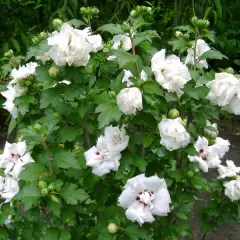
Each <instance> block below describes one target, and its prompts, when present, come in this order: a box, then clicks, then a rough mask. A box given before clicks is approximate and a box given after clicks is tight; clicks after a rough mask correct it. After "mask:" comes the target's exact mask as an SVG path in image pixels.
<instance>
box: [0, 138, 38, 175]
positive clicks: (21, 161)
mask: <svg viewBox="0 0 240 240" xmlns="http://www.w3.org/2000/svg"><path fill="white" fill-rule="evenodd" d="M30 162H34V161H33V159H32V157H31V155H30V153H29V152H27V146H26V143H25V142H18V143H13V144H10V143H8V142H6V144H5V147H4V151H3V153H2V154H1V155H0V168H4V169H5V170H4V173H5V174H6V175H7V174H8V175H10V176H12V177H13V178H15V179H16V180H18V177H19V174H20V172H21V171H22V170H23V166H24V165H26V164H28V163H30Z"/></svg>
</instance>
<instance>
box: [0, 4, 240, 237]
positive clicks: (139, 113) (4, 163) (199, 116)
mask: <svg viewBox="0 0 240 240" xmlns="http://www.w3.org/2000/svg"><path fill="white" fill-rule="evenodd" d="M216 2H217V1H216ZM39 4H41V1H40V2H39ZM39 8H41V6H40V5H39ZM37 9H38V8H37ZM158 10H159V11H160V9H158ZM156 11H157V8H151V7H144V6H137V7H136V8H135V9H134V10H132V11H131V13H130V16H129V17H128V18H127V19H126V21H124V22H121V24H120V23H119V24H113V23H110V24H105V25H99V26H97V25H98V19H99V14H100V16H101V12H99V10H98V9H97V8H83V7H82V8H81V9H80V13H81V16H83V18H82V20H77V19H76V18H73V19H71V20H69V19H68V17H66V16H63V17H62V18H63V20H69V21H67V22H65V23H63V22H62V20H60V19H55V20H54V21H53V24H52V26H53V28H54V29H55V31H53V32H52V33H48V32H46V31H45V32H41V33H40V34H39V35H37V36H35V38H34V39H33V44H32V45H31V46H30V47H29V49H28V51H27V53H26V54H23V55H22V56H16V54H14V52H13V51H7V52H6V53H5V56H4V58H3V67H2V71H3V75H4V77H5V78H6V80H7V84H6V86H4V87H2V88H4V89H3V90H2V92H1V94H2V95H3V97H4V101H5V102H4V104H3V107H4V108H5V109H6V110H7V111H9V112H10V114H11V121H10V125H9V134H11V132H12V131H13V130H14V129H15V130H16V133H17V136H16V141H15V143H8V142H6V145H5V148H4V150H3V153H2V154H1V155H0V167H1V169H2V171H1V177H0V196H1V198H2V205H1V215H0V221H1V222H0V223H1V224H2V225H1V228H0V238H1V239H16V238H18V239H29V238H32V239H46V240H47V239H51V240H54V239H61V240H68V239H92V240H95V239H98V240H108V239H122V240H125V239H126V240H127V239H131V240H137V239H146V240H150V239H164V240H165V239H178V238H179V237H180V236H187V237H191V236H192V230H191V226H190V223H189V219H190V218H191V215H192V208H193V205H194V203H195V201H196V199H197V198H198V194H199V193H200V192H208V193H209V194H211V198H210V200H209V203H208V205H207V206H206V207H204V208H201V210H200V211H199V214H200V217H201V225H202V233H203V238H202V239H204V237H205V236H206V235H205V234H206V233H207V232H208V231H210V230H212V229H215V228H217V227H219V226H220V225H221V224H223V223H225V222H229V221H236V220H237V218H238V214H239V213H238V212H239V210H238V209H239V206H238V201H239V199H240V191H239V189H240V188H239V186H240V177H239V176H238V173H239V172H240V168H239V167H236V166H235V164H234V162H233V161H230V160H229V161H227V162H226V164H225V163H222V164H221V162H222V159H223V157H224V155H225V153H226V152H227V151H228V150H229V146H230V143H229V141H228V140H224V139H222V138H220V137H218V130H217V125H216V124H214V122H216V120H217V119H218V118H219V116H220V114H224V115H227V114H228V113H234V114H236V115H240V107H239V106H240V80H239V78H238V76H237V74H235V72H234V70H233V69H232V68H230V67H229V66H227V67H228V68H227V69H225V70H222V71H221V72H219V71H216V72H215V70H214V69H217V68H218V67H215V65H216V63H217V62H213V63H212V62H211V60H212V59H214V60H218V61H225V60H228V58H227V57H226V56H225V55H224V54H222V53H221V52H219V51H218V50H216V49H215V48H214V47H213V46H214V42H215V39H216V38H215V34H214V32H213V31H211V30H209V24H210V23H209V21H208V20H206V19H199V18H197V17H196V16H194V17H193V18H192V19H191V21H190V22H189V24H188V25H182V26H179V27H176V28H175V29H174V32H175V35H174V36H172V37H171V38H169V39H168V43H169V46H171V47H172V49H171V50H168V49H167V50H166V49H165V48H163V47H162V44H161V40H160V39H161V38H160V36H159V34H158V32H157V31H156V30H155V27H154V26H155V23H156V19H155V17H156ZM217 11H218V14H219V12H220V10H219V7H217ZM209 12H210V10H209ZM99 22H101V21H99ZM100 34H101V35H100ZM166 34H167V32H166ZM162 37H163V38H166V36H165V35H164V36H162ZM226 165H227V166H226ZM214 168H216V169H217V170H218V173H219V176H218V178H217V179H214V180H213V181H207V180H206V179H205V174H203V172H204V173H206V172H208V171H216V170H213V169H214ZM222 209H224V214H222Z"/></svg>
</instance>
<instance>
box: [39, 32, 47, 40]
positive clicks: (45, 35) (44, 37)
mask: <svg viewBox="0 0 240 240" xmlns="http://www.w3.org/2000/svg"><path fill="white" fill-rule="evenodd" d="M38 37H39V39H40V40H45V39H47V38H48V33H46V32H40V33H39V36H38Z"/></svg>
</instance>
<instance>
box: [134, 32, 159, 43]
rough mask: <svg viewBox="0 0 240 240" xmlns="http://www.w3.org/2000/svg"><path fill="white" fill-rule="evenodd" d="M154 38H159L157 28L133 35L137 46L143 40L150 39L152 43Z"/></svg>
mask: <svg viewBox="0 0 240 240" xmlns="http://www.w3.org/2000/svg"><path fill="white" fill-rule="evenodd" d="M152 38H159V39H160V36H159V35H158V33H157V31H155V30H147V31H144V32H140V33H136V34H135V35H134V37H133V45H134V46H137V45H139V44H140V43H141V42H143V41H148V42H150V43H152Z"/></svg>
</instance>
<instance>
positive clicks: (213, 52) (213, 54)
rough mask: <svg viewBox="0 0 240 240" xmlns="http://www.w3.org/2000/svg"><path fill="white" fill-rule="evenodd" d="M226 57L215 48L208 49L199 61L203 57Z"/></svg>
mask: <svg viewBox="0 0 240 240" xmlns="http://www.w3.org/2000/svg"><path fill="white" fill-rule="evenodd" d="M223 58H226V59H228V57H227V56H225V55H223V54H222V53H220V52H219V51H217V50H208V51H207V52H205V53H203V54H202V55H201V56H200V58H199V61H201V60H204V59H219V60H221V59H223Z"/></svg>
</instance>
